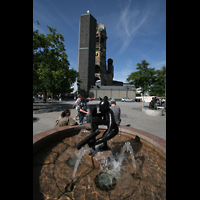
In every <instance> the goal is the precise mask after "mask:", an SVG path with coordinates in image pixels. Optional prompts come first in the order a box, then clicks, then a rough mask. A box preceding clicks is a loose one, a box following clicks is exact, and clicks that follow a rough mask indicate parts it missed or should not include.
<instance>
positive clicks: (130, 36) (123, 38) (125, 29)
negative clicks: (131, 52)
mask: <svg viewBox="0 0 200 200" xmlns="http://www.w3.org/2000/svg"><path fill="white" fill-rule="evenodd" d="M152 3H153V2H152V1H145V2H144V4H142V6H141V4H138V2H137V1H131V0H130V1H129V2H128V4H127V5H126V6H125V7H123V8H122V9H121V11H120V14H119V16H115V17H113V22H112V24H115V26H113V27H114V30H113V29H112V32H113V33H112V34H114V35H115V36H116V37H117V45H120V46H121V47H120V50H119V51H118V55H121V54H122V53H124V52H125V51H126V49H127V48H128V47H129V45H130V44H131V42H132V41H133V40H137V38H139V36H144V37H145V36H146V35H148V34H149V33H151V29H152V26H151V25H149V23H150V19H152V18H151V15H152V12H151V11H152ZM139 6H140V7H139ZM144 39H146V38H144ZM118 47H119V46H118Z"/></svg>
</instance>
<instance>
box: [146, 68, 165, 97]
mask: <svg viewBox="0 0 200 200" xmlns="http://www.w3.org/2000/svg"><path fill="white" fill-rule="evenodd" d="M165 79H166V66H165V65H164V66H163V67H161V69H160V70H156V81H155V83H154V84H153V85H152V86H151V87H150V91H149V94H150V95H151V96H158V97H164V96H165Z"/></svg>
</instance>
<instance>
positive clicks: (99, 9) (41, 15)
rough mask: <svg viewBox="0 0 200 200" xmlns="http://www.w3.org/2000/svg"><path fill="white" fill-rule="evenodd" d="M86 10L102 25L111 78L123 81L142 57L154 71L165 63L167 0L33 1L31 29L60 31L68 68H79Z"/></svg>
mask: <svg viewBox="0 0 200 200" xmlns="http://www.w3.org/2000/svg"><path fill="white" fill-rule="evenodd" d="M87 10H89V12H90V14H91V15H92V16H93V17H94V18H95V19H96V20H97V23H102V24H105V27H106V32H107V37H108V39H107V49H106V60H107V59H108V58H111V59H113V65H114V78H113V80H117V81H122V82H126V79H127V77H128V75H130V74H131V73H132V72H134V71H137V70H136V64H137V63H141V61H142V60H146V61H147V62H148V63H150V65H149V67H151V68H155V69H156V70H157V69H160V68H161V67H162V66H163V65H165V66H166V0H73V1H72V0H33V30H39V33H44V34H45V35H46V34H48V33H49V30H48V28H47V25H50V26H51V27H53V28H56V29H57V33H60V34H63V36H64V40H65V42H64V45H65V49H66V53H67V55H68V60H69V62H70V68H74V69H75V70H77V71H78V42H79V41H78V37H79V20H80V16H81V15H82V14H87ZM37 20H38V21H39V23H40V25H37V23H36V21H37ZM76 89H77V87H76V84H75V87H74V91H76Z"/></svg>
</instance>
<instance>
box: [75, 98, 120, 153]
mask: <svg viewBox="0 0 200 200" xmlns="http://www.w3.org/2000/svg"><path fill="white" fill-rule="evenodd" d="M99 111H100V112H101V113H97V111H96V108H95V107H94V106H93V107H91V110H90V120H91V128H92V133H91V134H90V135H89V136H88V137H86V138H85V139H83V140H82V141H81V142H80V143H79V144H78V145H77V146H76V147H77V149H78V150H79V149H80V148H81V147H82V146H84V145H85V144H88V145H89V147H92V149H93V150H95V146H96V145H98V144H101V143H103V144H102V145H101V146H100V147H99V149H100V150H110V147H108V145H107V140H110V139H111V138H113V137H114V136H115V135H117V134H118V131H119V128H118V126H117V124H116V122H115V117H114V114H113V111H112V110H111V109H110V106H109V102H108V101H107V100H106V99H104V100H102V101H101V102H100V103H99ZM98 125H107V127H108V129H107V130H106V131H105V132H104V133H103V136H102V137H100V138H98V139H97V140H96V139H95V137H96V136H97V135H98V134H99V133H100V132H99V130H98Z"/></svg>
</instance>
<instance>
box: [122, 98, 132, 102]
mask: <svg viewBox="0 0 200 200" xmlns="http://www.w3.org/2000/svg"><path fill="white" fill-rule="evenodd" d="M121 101H122V102H134V99H129V98H125V97H123V98H122V99H121Z"/></svg>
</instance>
